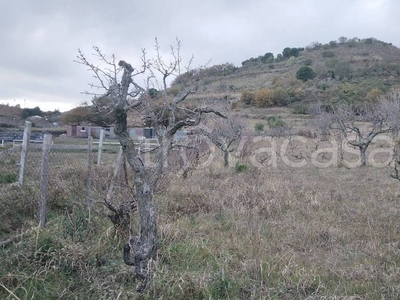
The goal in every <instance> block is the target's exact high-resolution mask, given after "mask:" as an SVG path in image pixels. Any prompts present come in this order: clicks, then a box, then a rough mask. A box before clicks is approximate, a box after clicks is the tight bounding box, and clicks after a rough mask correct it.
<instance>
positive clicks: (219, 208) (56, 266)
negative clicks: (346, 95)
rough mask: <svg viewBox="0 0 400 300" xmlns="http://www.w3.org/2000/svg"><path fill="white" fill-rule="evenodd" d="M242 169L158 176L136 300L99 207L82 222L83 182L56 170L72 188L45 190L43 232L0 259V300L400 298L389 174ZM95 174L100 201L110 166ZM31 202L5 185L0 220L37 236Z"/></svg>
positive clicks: (397, 215) (1, 252)
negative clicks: (146, 272)
mask: <svg viewBox="0 0 400 300" xmlns="http://www.w3.org/2000/svg"><path fill="white" fill-rule="evenodd" d="M243 164H244V165H246V166H247V168H246V167H243V168H235V167H234V166H233V167H231V168H228V169H224V168H222V167H220V166H219V161H218V162H217V161H216V162H215V163H214V164H213V165H211V166H209V167H207V168H204V169H198V170H195V171H194V172H193V173H192V175H191V176H189V177H188V178H187V179H183V178H182V177H180V176H177V175H176V174H170V175H169V176H168V177H166V178H163V180H164V181H165V182H166V183H167V184H165V187H164V188H163V189H162V190H161V191H160V192H159V193H158V194H157V195H156V201H157V206H158V213H159V218H158V223H159V250H158V259H157V261H156V262H154V273H153V275H152V277H151V280H150V282H149V284H148V287H147V289H146V290H145V292H144V294H142V295H138V294H136V292H135V288H136V283H135V281H134V278H133V277H132V275H131V269H130V267H128V266H126V265H124V263H123V261H122V257H121V256H122V247H123V245H124V243H125V242H126V239H127V236H126V234H123V233H121V232H119V231H117V230H115V228H114V227H113V225H112V223H111V222H110V221H109V220H108V218H107V217H106V216H105V215H104V213H105V211H104V207H103V206H102V205H100V204H99V205H97V204H95V205H94V209H93V210H92V213H91V215H90V217H89V215H88V213H87V211H86V208H85V206H84V205H83V203H84V194H85V192H84V188H85V184H84V181H83V180H77V179H76V178H75V177H74V176H72V175H71V173H70V170H69V171H68V170H67V169H68V168H65V170H66V171H65V172H66V173H65V174H63V170H62V168H61V169H60V173H59V177H58V178H59V180H61V179H62V180H63V181H64V182H68V180H75V181H71V183H70V184H68V183H65V184H64V185H63V187H64V188H63V189H62V188H57V189H54V190H51V195H50V197H49V202H50V203H49V205H50V207H49V222H48V225H47V228H45V229H41V230H37V229H33V230H31V231H29V233H28V234H26V235H24V236H23V238H22V240H21V241H19V242H17V243H14V244H12V245H8V246H7V247H4V248H2V249H0V260H1V267H0V298H1V299H399V298H400V222H399V220H400V189H399V187H400V183H399V182H398V181H396V180H394V179H391V178H390V176H389V175H390V173H391V170H390V169H389V168H373V167H366V168H353V169H347V168H344V167H343V168H337V167H333V166H332V167H329V168H316V167H314V166H312V165H310V164H309V165H307V166H305V167H303V168H293V167H288V166H284V165H279V166H278V167H276V168H272V167H264V168H255V167H254V166H252V165H251V164H250V163H248V162H243ZM96 168H98V169H97V172H98V173H97V174H98V176H97V177H96V178H95V180H94V182H95V183H94V185H95V186H96V187H97V191H98V195H99V197H100V195H101V194H102V192H103V191H104V190H106V187H107V182H108V180H109V178H110V174H111V173H112V168H110V167H108V166H103V167H101V166H100V167H96ZM239 171H240V172H239ZM30 188H31V189H33V188H34V187H30ZM71 191H74V193H72V192H71ZM34 194H35V193H34V191H30V190H29V189H27V190H23V191H20V190H19V188H18V187H16V186H12V185H6V186H3V192H2V195H1V196H0V206H1V207H0V210H1V214H2V219H3V222H8V221H10V220H9V219H10V218H11V220H13V219H12V218H15V217H17V216H18V217H19V219H18V220H14V221H15V222H16V223H17V224H13V227H15V226H16V225H18V224H19V225H20V226H21V227H22V226H23V228H25V229H26V228H31V227H32V226H34V223H35V212H36V201H37V199H35V197H34V196H33V195H34ZM71 195H72V196H71ZM99 199H100V198H99ZM137 230H138V228H137V222H136V219H135V217H133V219H132V229H131V231H132V234H134V233H135V232H137ZM10 234H11V233H10Z"/></svg>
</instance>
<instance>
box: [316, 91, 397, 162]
mask: <svg viewBox="0 0 400 300" xmlns="http://www.w3.org/2000/svg"><path fill="white" fill-rule="evenodd" d="M314 113H316V123H317V125H318V127H319V128H320V130H321V131H322V132H325V133H326V132H327V131H329V130H333V131H335V132H336V133H337V134H341V135H342V136H343V137H344V138H345V139H346V141H347V142H348V143H349V144H350V145H352V146H354V147H357V148H358V149H359V151H360V159H361V166H366V164H367V159H366V151H367V149H368V147H369V145H370V144H371V142H372V141H373V139H374V138H375V137H376V136H378V135H380V134H384V133H389V132H393V131H396V130H398V129H399V121H400V91H393V92H390V93H388V94H387V95H386V96H384V97H381V98H380V99H378V100H377V101H376V102H373V103H362V104H360V105H350V104H343V103H342V104H340V105H338V106H336V107H331V108H330V109H329V110H327V109H321V107H320V109H319V110H318V109H314Z"/></svg>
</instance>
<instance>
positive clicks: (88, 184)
mask: <svg viewBox="0 0 400 300" xmlns="http://www.w3.org/2000/svg"><path fill="white" fill-rule="evenodd" d="M92 148H93V138H92V136H91V135H90V134H89V136H88V158H87V181H86V205H87V207H88V208H89V209H90V206H91V204H92V201H91V199H90V189H91V186H92V164H93V156H92Z"/></svg>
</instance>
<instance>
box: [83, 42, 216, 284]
mask: <svg viewBox="0 0 400 300" xmlns="http://www.w3.org/2000/svg"><path fill="white" fill-rule="evenodd" d="M94 50H95V56H96V57H97V58H98V60H99V61H98V63H100V65H101V67H100V66H97V65H95V64H93V63H92V62H90V61H89V60H88V59H87V58H86V56H85V55H84V53H83V52H81V51H79V55H78V57H77V58H78V60H77V62H79V63H81V64H83V65H85V66H87V67H88V68H89V70H90V71H92V73H93V74H94V77H95V78H96V79H97V82H98V84H91V87H92V88H95V89H100V90H101V89H103V94H100V95H103V96H107V97H109V98H110V99H112V101H111V102H110V103H111V107H109V108H108V109H110V111H112V112H113V113H114V116H115V130H114V132H115V134H116V136H117V137H118V140H119V142H120V144H121V146H122V149H123V153H124V155H125V157H126V160H127V162H128V164H129V165H130V166H131V167H132V169H133V171H134V191H135V194H134V196H133V198H134V199H133V200H134V201H136V202H137V208H138V213H139V235H138V236H135V237H132V238H131V239H130V240H129V242H128V243H127V244H126V245H125V246H124V250H123V259H124V262H125V263H126V264H127V265H130V266H134V268H135V269H134V270H135V274H136V276H137V277H138V278H139V279H141V284H140V286H139V287H138V291H139V292H142V291H143V289H144V288H145V287H146V284H147V281H148V277H149V274H150V271H151V267H150V265H151V261H152V260H154V259H155V258H156V250H157V211H156V206H155V203H154V197H153V195H154V192H155V189H156V188H157V182H158V180H159V178H160V177H161V176H162V174H163V172H164V169H165V166H166V165H167V159H168V155H169V153H170V151H171V148H172V147H173V137H174V135H175V133H176V132H177V131H179V130H181V129H183V128H184V127H190V126H197V125H199V124H200V122H201V121H202V117H203V115H204V114H208V113H212V114H215V115H217V116H220V117H224V115H222V114H221V113H220V112H218V111H217V110H216V109H215V108H213V107H211V106H207V105H203V106H201V107H195V108H189V106H185V105H184V103H185V100H187V98H188V96H189V95H191V94H194V93H196V91H197V90H198V86H199V82H200V74H201V70H200V69H197V70H195V71H194V72H191V74H193V76H196V78H197V80H193V78H190V79H191V82H192V84H191V85H186V84H185V83H184V82H181V89H180V91H179V93H178V94H177V95H176V96H173V95H171V94H170V93H169V92H168V81H169V78H173V77H177V76H180V75H181V72H184V71H185V72H188V71H191V70H190V64H191V61H192V60H190V62H189V66H188V67H186V68H185V69H183V70H182V58H181V55H180V42H179V41H177V46H176V47H175V48H174V47H171V59H170V60H169V61H167V60H165V59H164V58H163V57H162V55H161V51H160V47H159V44H158V42H157V39H156V56H155V58H154V59H152V60H147V58H146V53H145V51H144V50H143V53H142V65H141V67H140V68H139V69H135V68H134V67H132V65H131V64H129V63H128V62H126V61H123V60H121V61H119V62H118V63H116V58H115V56H114V55H113V56H111V57H110V58H108V57H107V56H106V55H105V54H104V53H102V52H101V51H100V49H99V48H97V47H94ZM157 74H159V75H160V76H161V83H160V84H158V81H157ZM143 75H146V77H145V80H144V82H145V84H144V85H140V84H138V83H137V82H136V81H135V79H137V78H142V79H143ZM138 76H139V77H138ZM140 76H142V77H140ZM193 76H192V77H193ZM155 86H157V87H159V86H161V88H160V92H159V93H157V97H156V99H154V97H151V96H154V95H150V93H149V90H150V89H152V88H154V87H155ZM104 90H105V91H104ZM152 94H153V93H152ZM128 112H130V113H136V114H138V115H140V116H141V119H142V120H143V122H145V123H146V125H148V126H151V127H153V128H154V131H155V134H156V137H157V139H158V143H159V145H158V146H157V147H156V148H155V149H152V150H150V151H153V152H154V160H153V161H152V163H151V164H150V163H149V162H147V161H146V160H145V157H144V152H145V151H143V150H141V149H140V147H139V146H138V145H137V144H135V143H134V141H133V139H132V138H131V137H130V136H129V132H128V124H127V116H128ZM140 125H142V124H140ZM146 151H147V150H146Z"/></svg>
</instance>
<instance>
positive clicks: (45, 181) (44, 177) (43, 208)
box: [39, 133, 51, 227]
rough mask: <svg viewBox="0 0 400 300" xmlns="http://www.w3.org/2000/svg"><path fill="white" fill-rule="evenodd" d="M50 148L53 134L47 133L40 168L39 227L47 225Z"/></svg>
mask: <svg viewBox="0 0 400 300" xmlns="http://www.w3.org/2000/svg"><path fill="white" fill-rule="evenodd" d="M50 148H51V134H49V133H46V134H45V135H44V137H43V147H42V168H41V170H40V200H39V227H44V226H46V214H47V189H48V186H49V158H50Z"/></svg>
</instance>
